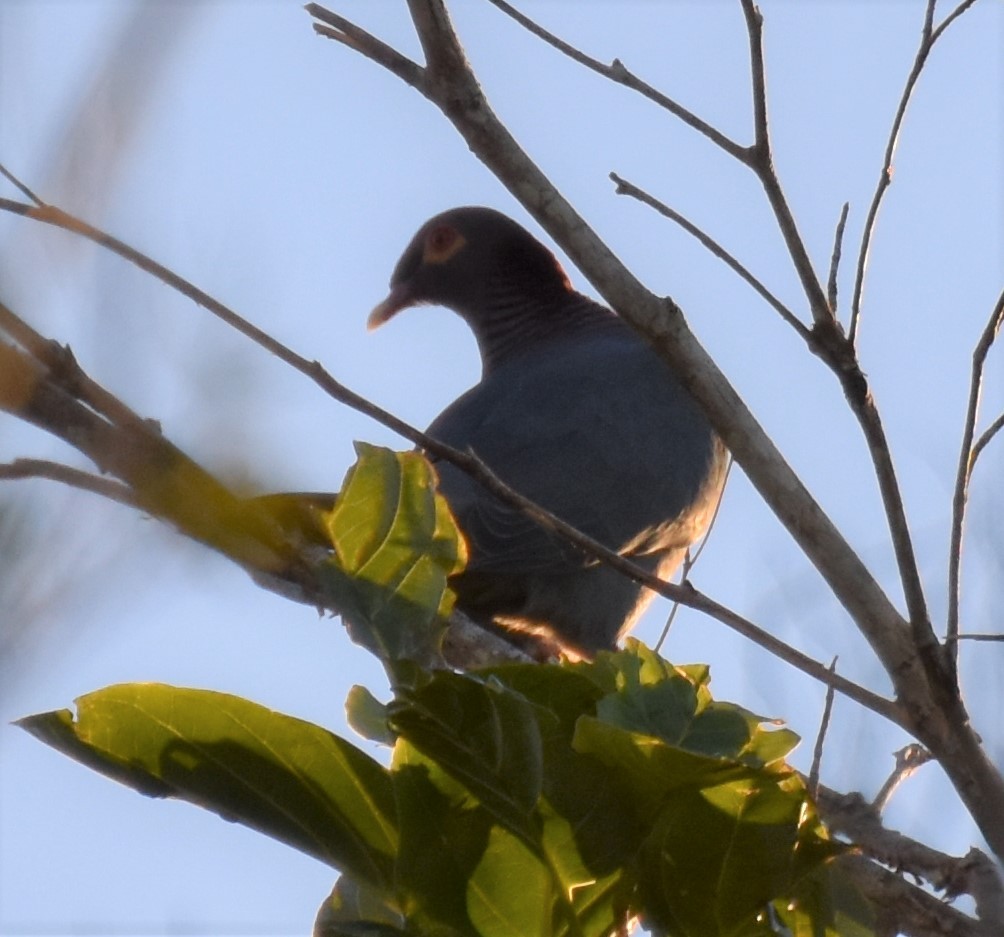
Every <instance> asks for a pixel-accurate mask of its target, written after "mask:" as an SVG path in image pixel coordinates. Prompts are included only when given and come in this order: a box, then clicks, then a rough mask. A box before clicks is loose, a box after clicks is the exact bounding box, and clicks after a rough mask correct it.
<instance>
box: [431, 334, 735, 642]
mask: <svg viewBox="0 0 1004 937" xmlns="http://www.w3.org/2000/svg"><path fill="white" fill-rule="evenodd" d="M429 433H430V435H432V436H434V437H435V438H437V439H440V440H441V441H443V442H445V443H447V444H449V445H453V446H456V447H458V448H463V449H466V448H470V449H472V450H473V451H474V452H476V453H477V455H478V456H479V457H480V458H481V459H483V460H484V461H485V462H486V463H487V464H488V465H489V466H490V467H492V468H493V469H494V470H496V471H497V473H498V474H499V476H500V477H501V478H502V479H503V480H504V481H505V482H507V483H508V484H509V485H510V486H512V487H513V488H514V489H516V490H517V491H519V492H520V493H522V494H524V495H526V496H527V497H529V498H531V499H532V500H533V501H535V502H537V503H539V504H540V505H542V506H543V507H545V508H547V509H548V510H550V511H552V512H553V513H555V514H556V515H558V516H559V517H560V518H562V519H563V520H565V521H567V522H568V523H569V524H571V525H572V526H574V527H576V528H578V529H579V530H581V531H582V532H584V533H586V534H588V535H589V536H591V537H593V538H595V539H597V540H599V541H600V542H601V543H603V544H604V545H605V546H607V547H610V548H611V549H613V550H616V551H617V552H619V553H621V554H623V555H625V556H628V557H631V558H632V559H635V560H636V561H638V562H640V563H641V564H642V565H644V566H645V567H646V568H647V569H649V570H650V571H653V572H654V571H659V572H660V573H662V574H668V573H669V572H671V567H675V566H676V565H677V564H678V563H679V561H680V559H682V556H683V552H684V551H685V549H686V547H687V546H688V545H689V544H690V543H692V542H693V541H694V540H695V539H696V538H697V537H698V536H700V533H701V532H702V531H703V530H704V528H705V526H706V524H707V521H708V519H709V517H710V514H711V512H712V511H713V509H714V505H715V503H716V502H717V498H718V495H719V493H720V488H721V480H722V474H723V472H722V469H723V463H724V453H723V450H722V448H721V445H720V443H718V441H717V439H716V438H715V436H714V434H713V432H712V430H711V428H710V426H709V425H708V423H707V421H706V419H705V418H704V416H703V414H702V413H701V412H700V410H699V409H698V407H697V405H696V404H695V403H694V401H693V399H692V398H691V397H690V395H689V394H688V393H687V392H686V391H685V390H684V389H683V387H682V386H681V385H680V383H679V381H678V380H677V379H676V377H675V376H674V375H673V374H672V372H671V371H670V370H669V368H668V366H667V365H666V364H665V363H664V362H662V361H661V360H660V359H659V358H658V357H657V356H656V355H655V353H654V352H653V351H652V350H651V349H650V348H649V347H648V346H647V345H646V344H645V343H644V342H643V341H642V340H641V339H639V338H638V337H637V336H636V335H635V334H634V333H633V332H632V331H630V329H629V328H628V327H627V326H626V325H624V323H622V322H621V321H620V320H618V319H616V318H613V317H612V318H611V319H610V321H609V325H606V326H603V327H601V328H593V327H591V328H587V329H584V330H583V331H582V332H581V333H572V334H567V335H562V336H559V337H556V338H554V339H552V340H550V341H547V342H541V343H535V344H534V345H532V346H530V347H529V348H528V349H527V350H526V352H525V353H523V354H520V355H517V356H514V357H513V358H511V359H510V360H508V361H507V362H506V363H505V364H503V365H502V366H500V367H498V368H496V369H494V370H493V371H492V372H491V373H490V374H489V375H488V376H487V377H486V378H485V380H483V381H482V382H481V383H480V384H478V385H477V386H476V387H474V388H472V389H471V390H470V391H468V392H467V393H466V394H465V395H463V396H462V397H461V398H460V399H458V400H457V401H456V402H455V403H453V404H452V405H451V406H450V407H448V408H447V409H446V410H445V411H444V412H443V413H442V414H441V415H440V416H439V417H438V418H437V419H436V421H435V422H434V423H433V424H432V426H430V428H429ZM438 468H439V472H440V490H441V491H442V492H443V494H444V495H445V496H446V498H447V500H448V501H449V503H450V505H451V508H452V509H453V511H454V514H455V515H456V517H457V519H458V522H459V524H460V527H461V529H462V530H463V531H464V533H465V535H466V537H467V540H468V544H469V547H470V562H469V566H468V569H467V570H466V571H465V573H463V574H462V575H461V576H460V577H458V579H457V581H456V582H455V586H456V588H457V591H458V594H459V597H460V601H461V605H462V606H466V607H467V608H468V610H469V611H471V612H473V613H475V614H480V615H481V616H482V617H490V618H494V619H497V620H500V621H504V622H505V623H506V624H508V625H509V626H515V627H518V628H528V629H531V630H543V631H545V632H546V631H554V632H557V633H559V634H561V635H562V636H563V637H564V638H565V639H570V643H571V644H572V645H573V646H574V645H576V644H577V645H579V646H580V647H581V648H582V649H584V650H586V651H594V650H597V649H599V648H602V647H610V646H612V645H613V644H614V643H615V641H616V639H617V637H618V635H619V634H621V633H622V632H623V631H625V630H626V629H627V628H628V627H630V625H631V624H632V623H633V621H634V618H635V617H636V614H637V612H638V611H640V608H639V605H640V603H641V602H642V600H643V599H645V600H647V598H648V596H646V595H643V592H642V590H641V589H640V588H639V587H638V586H637V585H636V584H634V583H632V582H630V580H628V579H626V578H625V577H623V576H621V575H620V574H619V573H616V572H614V571H613V570H609V569H606V568H602V567H599V566H598V565H597V564H596V563H595V562H594V561H593V560H591V559H589V558H586V557H584V556H583V555H582V554H580V553H578V552H577V551H575V550H574V549H573V548H572V547H570V546H569V545H568V544H566V543H564V542H562V541H561V540H560V539H558V538H556V537H554V536H553V535H551V534H549V533H547V532H546V531H545V530H544V529H543V528H541V527H540V526H539V525H537V524H536V523H534V522H533V521H531V520H530V519H529V518H527V517H526V516H524V515H522V514H521V513H519V512H518V511H516V510H515V509H513V508H510V507H508V506H506V505H504V504H503V503H502V502H500V501H499V500H498V499H497V498H495V497H494V496H493V495H491V494H490V493H488V492H487V491H486V490H485V489H484V488H483V487H482V486H481V485H479V484H478V483H477V482H475V481H473V480H472V479H471V478H470V477H469V476H467V475H465V474H464V473H463V472H461V471H460V470H458V469H456V468H455V467H453V466H451V465H448V464H443V463H441V464H440V465H439V466H438Z"/></svg>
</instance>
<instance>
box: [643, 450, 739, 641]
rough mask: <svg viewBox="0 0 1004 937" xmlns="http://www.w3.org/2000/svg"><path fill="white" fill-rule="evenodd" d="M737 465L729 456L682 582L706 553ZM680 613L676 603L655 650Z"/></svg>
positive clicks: (687, 557)
mask: <svg viewBox="0 0 1004 937" xmlns="http://www.w3.org/2000/svg"><path fill="white" fill-rule="evenodd" d="M734 464H735V460H734V459H733V458H732V456H731V455H729V456H728V457H727V458H726V460H725V473H724V476H723V478H722V490H721V491H720V492H719V493H718V502H717V503H716V504H715V510H714V511H713V512H712V514H711V520H710V521H709V522H708V529H707V530H706V531H704V536H703V537H701V542H700V543H699V544H698V545H697V549H696V550H694V551H691V550H690V549H689V548H688V549H687V552H686V553H685V554H684V557H683V564H682V566H681V567H680V574H679V579H680V582H681V583H683V582H686V581H687V580H688V579H689V578H690V571H691V570H692V569H693V568H694V566H696V565H697V561H698V560H699V559H700V558H701V554H702V553H703V552H704V548H705V547H706V546H707V545H708V538H709V537H710V536H711V532H712V531H713V530H714V529H715V523H716V522H717V521H718V515H719V514H720V513H721V510H722V504H723V502H724V501H725V489H726V487H727V486H728V483H729V475H731V474H732V466H733V465H734ZM679 611H680V603H679V602H674V603H673V607H672V608H671V609H670V610H669V615H668V616H666V623H665V624H664V625H663V626H662V631H660V632H659V639H658V640H657V641H656V642H655V650H656V651H661V650H662V646H663V644H665V643H666V638H667V637H669V629H670V628H672V627H673V622H674V621H675V619H676V616H677V613H678V612H679Z"/></svg>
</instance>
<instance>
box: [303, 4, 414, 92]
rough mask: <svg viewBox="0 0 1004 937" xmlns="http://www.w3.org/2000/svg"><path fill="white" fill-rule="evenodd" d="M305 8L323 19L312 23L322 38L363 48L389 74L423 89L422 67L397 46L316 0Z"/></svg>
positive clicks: (355, 47) (316, 17)
mask: <svg viewBox="0 0 1004 937" xmlns="http://www.w3.org/2000/svg"><path fill="white" fill-rule="evenodd" d="M304 9H305V10H306V11H307V12H308V13H309V14H310V15H311V16H312V17H314V19H318V20H320V21H321V22H322V23H324V24H325V25H324V26H321V25H319V24H317V23H315V24H314V32H316V33H317V34H318V35H319V36H323V37H324V38H325V39H333V40H334V41H335V42H340V43H341V44H342V45H344V46H348V47H349V48H350V49H355V50H356V51H357V52H361V51H362V50H363V49H365V50H366V55H367V57H369V58H371V59H372V60H373V61H374V62H377V63H378V64H380V65H382V66H383V67H384V68H386V69H387V71H389V72H390V73H391V74H393V75H397V77H398V78H400V79H401V80H402V81H403V82H405V84H408V85H411V86H412V87H413V88H418V89H419V90H422V91H423V92H424V85H425V69H423V68H422V67H421V66H420V65H418V64H417V63H416V62H413V61H412V60H411V59H409V58H408V57H407V56H405V55H402V54H401V53H400V52H398V51H397V49H394V48H392V47H391V46H389V45H387V44H386V43H385V42H381V41H380V40H379V39H377V37H376V36H374V35H373V34H372V33H368V32H366V30H365V29H360V27H358V26H357V25H356V24H355V23H353V22H351V21H350V20H347V19H345V17H344V16H339V15H338V14H337V13H332V12H331V10H327V9H325V8H324V7H322V6H321V5H320V4H317V3H308V4H307V5H306V6H305V7H304Z"/></svg>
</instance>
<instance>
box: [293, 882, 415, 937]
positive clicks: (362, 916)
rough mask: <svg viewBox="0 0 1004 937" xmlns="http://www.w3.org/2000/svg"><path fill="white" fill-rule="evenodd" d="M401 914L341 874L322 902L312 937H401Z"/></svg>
mask: <svg viewBox="0 0 1004 937" xmlns="http://www.w3.org/2000/svg"><path fill="white" fill-rule="evenodd" d="M406 933H407V930H406V928H405V920H404V915H402V914H401V912H400V911H399V910H398V909H397V908H395V907H394V906H393V905H392V904H390V903H389V902H388V901H387V900H386V898H385V897H384V895H383V894H381V893H380V892H378V891H376V890H375V889H373V888H369V887H367V886H366V885H360V884H359V883H358V882H356V881H355V880H354V879H351V878H349V876H347V875H343V876H342V877H341V878H339V879H338V881H337V882H336V883H335V887H334V888H333V889H332V891H331V894H330V895H329V896H328V897H327V898H326V899H325V900H324V904H322V905H321V907H320V910H319V911H318V912H317V919H316V920H315V921H314V933H313V937H402V935H404V934H406Z"/></svg>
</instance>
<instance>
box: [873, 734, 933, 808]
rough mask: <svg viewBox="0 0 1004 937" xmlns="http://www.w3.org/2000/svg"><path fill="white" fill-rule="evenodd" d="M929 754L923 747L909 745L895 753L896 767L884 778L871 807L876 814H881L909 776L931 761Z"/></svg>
mask: <svg viewBox="0 0 1004 937" xmlns="http://www.w3.org/2000/svg"><path fill="white" fill-rule="evenodd" d="M931 757H932V756H931V753H930V752H929V751H928V750H927V749H926V748H924V746H923V745H916V744H910V745H907V746H906V747H905V748H901V749H900V750H899V751H898V752H896V767H895V768H894V769H893V771H892V774H890V775H889V777H888V778H886V780H885V783H884V784H883V785H882V787H881V789H880V790H879V792H878V793H877V794H876V795H875V800H874V801H873V803H872V807H873V808H874V809H875V812H876V813H879V814H881V813H882V811H883V810H885V808H886V807H887V806H888V805H889V801H890V800H892V795H893V794H895V793H896V790H897V788H899V786H900V784H902V783H903V782H904V781H905V780H906V779H907V778H908V777H910V775H912V774H913V773H914V772H916V771H917V770H918V769H919V768H921V767H923V766H924V765H926V764H927V763H928V762H929V761H930V760H931Z"/></svg>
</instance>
